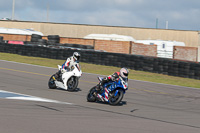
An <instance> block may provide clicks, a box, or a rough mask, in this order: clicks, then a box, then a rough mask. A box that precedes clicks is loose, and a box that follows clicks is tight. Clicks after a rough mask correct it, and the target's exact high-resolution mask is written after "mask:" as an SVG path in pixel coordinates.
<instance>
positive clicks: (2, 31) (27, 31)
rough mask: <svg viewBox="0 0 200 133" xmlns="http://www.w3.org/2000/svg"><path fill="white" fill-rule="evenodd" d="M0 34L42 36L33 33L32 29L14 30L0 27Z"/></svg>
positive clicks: (37, 32) (39, 33)
mask: <svg viewBox="0 0 200 133" xmlns="http://www.w3.org/2000/svg"><path fill="white" fill-rule="evenodd" d="M0 34H19V35H32V34H38V35H41V36H43V33H41V32H39V31H34V30H33V29H15V28H3V27H0Z"/></svg>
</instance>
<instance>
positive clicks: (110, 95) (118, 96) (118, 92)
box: [87, 77, 128, 105]
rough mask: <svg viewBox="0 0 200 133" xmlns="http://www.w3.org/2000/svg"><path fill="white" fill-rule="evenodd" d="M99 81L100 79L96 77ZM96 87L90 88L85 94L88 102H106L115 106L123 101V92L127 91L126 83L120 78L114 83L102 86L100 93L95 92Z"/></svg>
mask: <svg viewBox="0 0 200 133" xmlns="http://www.w3.org/2000/svg"><path fill="white" fill-rule="evenodd" d="M98 80H99V81H101V80H102V78H101V77H98ZM97 86H98V84H97V85H96V86H94V87H92V88H91V89H90V90H89V92H88V94H87V101H88V102H96V101H100V102H106V103H109V104H110V105H117V104H119V103H120V102H121V100H122V99H123V96H124V94H125V92H126V91H127V90H128V82H127V81H125V80H123V79H122V78H121V77H120V78H119V79H118V80H116V81H114V82H108V83H105V84H104V85H103V90H101V92H98V91H97V89H96V88H97Z"/></svg>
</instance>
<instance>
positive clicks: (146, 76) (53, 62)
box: [0, 52, 200, 88]
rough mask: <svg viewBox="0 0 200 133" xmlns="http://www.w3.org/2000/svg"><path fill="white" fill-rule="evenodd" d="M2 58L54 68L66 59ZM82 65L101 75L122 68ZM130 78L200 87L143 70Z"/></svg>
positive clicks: (197, 82) (2, 56) (1, 55)
mask: <svg viewBox="0 0 200 133" xmlns="http://www.w3.org/2000/svg"><path fill="white" fill-rule="evenodd" d="M0 60H7V61H15V62H21V63H27V64H33V65H40V66H47V67H54V68H57V65H58V64H60V65H61V64H63V63H64V61H65V60H57V59H48V58H39V57H30V56H21V55H17V54H10V53H1V52H0ZM80 65H81V68H82V71H83V72H86V73H94V74H101V75H110V74H112V73H113V72H115V71H119V70H120V68H119V67H111V66H103V65H95V64H88V63H83V62H80ZM129 79H135V80H142V81H150V82H156V83H164V84H171V85H179V86H185V87H194V88H200V80H195V79H189V78H181V77H174V76H168V75H163V74H156V73H150V72H143V71H135V70H130V74H129Z"/></svg>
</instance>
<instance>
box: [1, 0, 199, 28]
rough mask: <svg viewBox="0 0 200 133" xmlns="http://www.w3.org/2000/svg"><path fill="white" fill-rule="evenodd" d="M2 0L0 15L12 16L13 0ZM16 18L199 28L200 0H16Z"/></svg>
mask: <svg viewBox="0 0 200 133" xmlns="http://www.w3.org/2000/svg"><path fill="white" fill-rule="evenodd" d="M0 2H1V4H0V18H3V17H8V18H11V17H12V3H13V0H0ZM48 7H49V8H48ZM48 9H49V10H48ZM14 18H15V19H17V20H22V21H41V22H47V21H48V22H56V23H74V24H90V25H108V26H125V27H142V28H156V27H157V28H161V29H165V28H166V25H167V22H168V29H177V30H199V31H200V0H15V15H14ZM0 27H1V26H0Z"/></svg>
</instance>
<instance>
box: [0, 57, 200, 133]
mask: <svg viewBox="0 0 200 133" xmlns="http://www.w3.org/2000/svg"><path fill="white" fill-rule="evenodd" d="M56 71H57V69H54V68H46V67H39V66H33V65H27V64H20V63H14V62H7V61H2V60H0V79H1V80H0V90H4V91H9V92H15V93H20V94H25V95H31V96H36V97H40V98H45V99H50V100H56V101H59V102H58V103H56V102H51V101H50V102H42V101H27V100H16V99H5V98H4V97H3V96H2V97H1V96H0V131H1V132H2V133H66V132H67V133H80V132H81V133H102V132H109V133H111V132H115V133H199V132H200V89H195V88H187V87H180V86H172V85H165V84H157V83H151V82H143V81H135V80H129V90H128V91H127V93H126V94H125V95H124V99H123V102H122V105H120V106H110V105H108V104H102V103H89V102H87V101H86V95H87V92H88V91H89V89H90V88H91V87H93V86H94V85H95V84H96V83H97V78H96V77H97V75H94V74H87V73H83V76H82V77H81V79H80V82H79V86H78V87H79V90H78V91H76V92H68V91H64V90H59V89H55V90H52V89H48V86H47V82H48V79H49V77H50V76H51V75H52V74H53V73H55V72H56ZM111 74H112V72H111ZM70 103H71V104H70Z"/></svg>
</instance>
